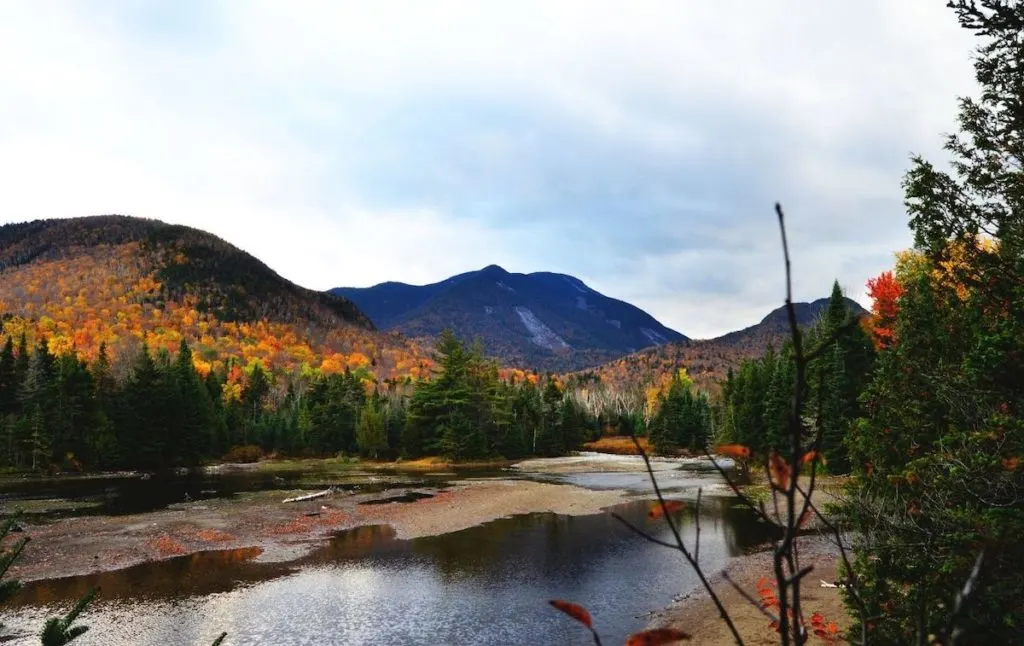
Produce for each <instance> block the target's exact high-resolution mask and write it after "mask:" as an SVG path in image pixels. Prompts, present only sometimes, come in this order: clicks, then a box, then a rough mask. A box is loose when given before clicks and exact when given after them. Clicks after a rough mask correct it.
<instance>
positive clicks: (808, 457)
mask: <svg viewBox="0 0 1024 646" xmlns="http://www.w3.org/2000/svg"><path fill="white" fill-rule="evenodd" d="M815 458H817V459H818V461H820V462H821V463H822V464H828V460H826V459H825V456H824V455H822V454H821V453H818V452H817V451H808V452H807V453H804V457H802V458H800V462H801V463H802V464H809V463H811V462H814V459H815Z"/></svg>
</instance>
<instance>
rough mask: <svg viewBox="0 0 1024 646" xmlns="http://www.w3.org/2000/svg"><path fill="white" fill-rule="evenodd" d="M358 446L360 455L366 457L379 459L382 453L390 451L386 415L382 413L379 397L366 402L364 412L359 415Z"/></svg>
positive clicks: (357, 428)
mask: <svg viewBox="0 0 1024 646" xmlns="http://www.w3.org/2000/svg"><path fill="white" fill-rule="evenodd" d="M356 444H357V445H358V447H359V454H360V455H362V456H364V457H370V458H373V459H374V460H376V459H378V458H379V457H380V456H381V454H382V453H385V452H386V451H387V450H388V435H387V429H385V427H384V414H383V413H382V411H381V403H380V400H379V398H378V397H376V396H374V397H371V398H369V399H368V400H367V401H366V405H365V406H364V407H363V410H362V412H361V413H360V415H359V425H358V426H357V427H356Z"/></svg>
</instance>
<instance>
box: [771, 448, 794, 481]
mask: <svg viewBox="0 0 1024 646" xmlns="http://www.w3.org/2000/svg"><path fill="white" fill-rule="evenodd" d="M768 473H769V475H770V476H771V482H772V485H773V486H775V487H777V488H779V489H789V477H790V475H791V473H792V472H791V470H790V468H789V464H788V463H787V462H786V460H785V458H783V457H782V456H781V455H779V453H778V452H777V451H772V452H771V454H770V455H769V456H768Z"/></svg>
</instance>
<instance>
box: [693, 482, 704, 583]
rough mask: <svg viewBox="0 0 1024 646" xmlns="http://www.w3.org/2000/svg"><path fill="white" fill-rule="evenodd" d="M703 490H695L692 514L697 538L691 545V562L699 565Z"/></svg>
mask: <svg viewBox="0 0 1024 646" xmlns="http://www.w3.org/2000/svg"><path fill="white" fill-rule="evenodd" d="M703 491H704V489H703V488H701V487H698V488H697V510H696V511H695V512H694V515H693V516H694V522H695V523H696V525H697V538H696V540H695V541H694V543H693V561H694V562H695V563H698V564H699V563H700V495H701V492H703Z"/></svg>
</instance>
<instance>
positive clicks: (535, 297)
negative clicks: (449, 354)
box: [331, 265, 686, 371]
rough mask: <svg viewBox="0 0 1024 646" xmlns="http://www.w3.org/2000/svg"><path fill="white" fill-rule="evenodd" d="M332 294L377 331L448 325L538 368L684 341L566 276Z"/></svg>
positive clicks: (576, 364) (427, 331)
mask: <svg viewBox="0 0 1024 646" xmlns="http://www.w3.org/2000/svg"><path fill="white" fill-rule="evenodd" d="M331 293H333V294H337V295H340V296H345V297H347V298H349V299H351V300H352V301H353V302H355V303H356V305H358V306H359V307H360V308H361V309H362V310H363V311H365V312H366V313H367V315H369V317H370V319H371V320H373V322H374V323H375V324H376V325H377V326H379V327H380V328H382V329H388V330H395V331H398V332H401V333H402V334H405V335H407V336H410V337H413V338H422V339H432V338H434V337H436V336H437V335H439V334H440V333H441V331H442V330H444V329H445V328H446V327H450V328H451V329H452V330H454V331H455V333H456V334H457V335H458V336H460V337H463V338H466V339H472V338H479V339H480V340H481V341H482V343H483V346H484V350H485V352H486V353H487V354H488V355H491V356H495V357H498V358H500V359H502V360H503V361H504V362H506V363H508V364H511V365H514V366H519V367H529V368H537V369H539V370H553V371H559V370H573V369H579V368H582V367H586V366H593V365H597V364H599V363H601V362H602V361H607V360H609V359H611V358H613V357H617V356H621V355H623V354H627V353H629V352H635V351H636V350H639V349H641V348H645V347H649V346H652V345H659V344H664V343H669V342H671V341H679V340H683V339H685V338H686V337H685V336H683V335H682V334H680V333H678V332H676V331H675V330H671V329H669V328H667V327H665V326H664V325H662V324H661V323H659V322H658V321H657V320H655V319H654V317H652V316H651V315H650V314H647V313H646V312H644V311H643V310H641V309H639V308H637V307H635V306H633V305H630V304H629V303H625V302H623V301H620V300H616V299H613V298H609V297H607V296H605V295H603V294H601V293H599V292H597V291H594V290H593V289H591V288H589V287H588V286H587V285H585V284H584V283H583V282H582V281H580V280H579V279H577V278H573V277H572V276H566V275H564V274H555V273H548V272H537V273H531V274H517V273H510V272H508V271H505V270H504V269H502V268H501V267H498V266H496V265H491V266H489V267H485V268H484V269H481V270H479V271H472V272H467V273H464V274H459V275H457V276H453V277H451V278H449V279H447V280H443V281H441V282H439V283H433V284H430V285H422V286H417V285H407V284H405V283H395V282H388V283H381V284H379V285H375V286H373V287H366V288H353V287H339V288H336V289H333V290H331Z"/></svg>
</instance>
